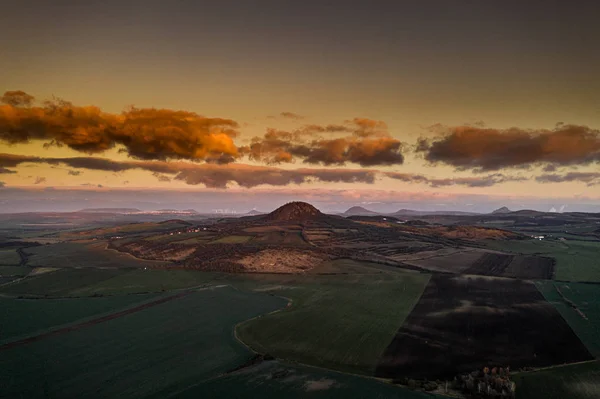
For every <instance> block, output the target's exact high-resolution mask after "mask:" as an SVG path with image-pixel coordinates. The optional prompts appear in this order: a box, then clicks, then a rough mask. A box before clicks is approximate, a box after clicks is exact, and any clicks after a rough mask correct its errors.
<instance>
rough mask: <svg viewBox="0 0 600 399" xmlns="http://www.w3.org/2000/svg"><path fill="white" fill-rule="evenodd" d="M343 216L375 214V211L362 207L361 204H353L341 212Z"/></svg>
mask: <svg viewBox="0 0 600 399" xmlns="http://www.w3.org/2000/svg"><path fill="white" fill-rule="evenodd" d="M342 215H343V216H377V215H379V214H378V213H377V212H373V211H370V210H368V209H365V208H363V207H362V206H353V207H352V208H350V209H348V210H347V211H346V212H344V213H342Z"/></svg>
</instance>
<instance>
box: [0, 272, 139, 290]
mask: <svg viewBox="0 0 600 399" xmlns="http://www.w3.org/2000/svg"><path fill="white" fill-rule="evenodd" d="M126 272H127V271H126V270H119V269H61V270H57V271H54V272H52V273H44V274H40V275H38V276H34V277H28V278H25V279H23V280H21V281H19V282H17V283H14V284H10V285H5V286H3V287H0V292H3V293H6V294H12V295H28V296H41V297H44V296H54V297H58V296H60V297H62V296H76V295H75V294H74V293H73V291H75V290H77V289H80V288H81V287H86V286H89V285H93V284H97V283H99V282H101V281H105V280H108V279H111V278H113V277H115V276H118V275H120V274H123V273H126Z"/></svg>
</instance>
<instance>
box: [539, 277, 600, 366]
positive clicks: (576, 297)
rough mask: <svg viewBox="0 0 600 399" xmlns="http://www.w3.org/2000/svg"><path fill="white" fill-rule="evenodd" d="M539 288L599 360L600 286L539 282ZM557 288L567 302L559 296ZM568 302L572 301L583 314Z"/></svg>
mask: <svg viewBox="0 0 600 399" xmlns="http://www.w3.org/2000/svg"><path fill="white" fill-rule="evenodd" d="M536 285H537V287H538V289H539V290H540V291H541V292H542V294H543V295H544V297H545V298H546V300H547V301H548V302H550V303H551V304H553V305H554V306H555V307H556V308H557V309H558V311H559V312H560V314H561V315H562V317H563V318H564V319H565V320H566V321H567V323H569V325H570V326H571V328H572V329H573V331H575V333H576V334H577V335H578V336H579V339H581V341H582V342H583V343H584V344H585V345H586V346H587V348H588V350H589V351H590V353H592V354H593V355H594V356H595V357H596V358H597V357H599V356H600V285H598V284H583V283H559V282H552V281H539V282H537V283H536ZM557 288H558V289H559V290H560V293H562V295H563V296H564V298H563V296H561V295H560V294H559V292H558V291H557ZM565 298H566V300H565ZM567 301H571V302H572V304H574V305H575V306H576V307H577V309H578V310H579V312H578V311H577V310H576V309H575V308H573V306H572V305H570V304H569V303H568V302H567Z"/></svg>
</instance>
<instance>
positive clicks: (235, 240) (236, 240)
mask: <svg viewBox="0 0 600 399" xmlns="http://www.w3.org/2000/svg"><path fill="white" fill-rule="evenodd" d="M252 238H254V237H252V236H225V237H221V238H219V239H218V240H214V241H211V242H210V244H243V243H245V242H248V241H250V240H251V239H252Z"/></svg>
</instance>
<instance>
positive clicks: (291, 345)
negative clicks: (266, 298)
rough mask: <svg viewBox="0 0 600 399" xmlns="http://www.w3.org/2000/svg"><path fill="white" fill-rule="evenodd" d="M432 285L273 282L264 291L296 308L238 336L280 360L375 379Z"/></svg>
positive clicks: (394, 280) (389, 280)
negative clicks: (379, 365) (383, 359)
mask: <svg viewBox="0 0 600 399" xmlns="http://www.w3.org/2000/svg"><path fill="white" fill-rule="evenodd" d="M428 281H429V275H425V274H415V273H401V272H400V273H381V274H376V275H362V276H358V275H354V276H353V275H349V276H314V275H313V276H303V277H297V278H296V280H295V281H283V282H282V283H283V284H281V285H277V282H276V281H273V284H274V285H273V286H272V288H271V289H269V288H268V287H265V289H268V290H269V292H271V293H273V294H275V295H281V296H285V297H287V298H291V299H292V301H293V305H292V306H290V307H289V308H287V309H286V310H284V311H282V312H278V313H275V314H272V315H268V316H265V317H261V318H259V319H255V320H251V321H248V322H246V323H243V324H241V325H240V326H239V327H238V329H237V332H238V336H239V337H240V339H242V340H243V341H244V342H246V343H248V344H249V345H250V346H251V347H252V348H255V349H256V350H258V351H261V352H266V353H269V354H272V355H274V356H276V357H278V358H282V359H286V360H294V361H299V362H302V363H306V364H311V365H316V366H322V367H327V368H332V369H337V370H345V371H352V372H358V373H362V374H369V375H372V373H373V371H374V369H375V366H376V364H377V362H378V360H379V358H380V357H381V354H382V353H383V351H384V350H385V348H386V347H387V345H388V344H389V343H390V341H391V340H392V339H393V337H394V335H395V334H396V331H397V330H398V328H400V326H401V325H402V323H403V322H404V319H405V318H406V316H407V315H408V314H409V313H410V311H411V310H412V308H413V306H414V305H415V303H416V302H417V300H418V299H419V297H420V295H421V293H422V292H423V289H424V287H425V285H426V284H427V282H428Z"/></svg>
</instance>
